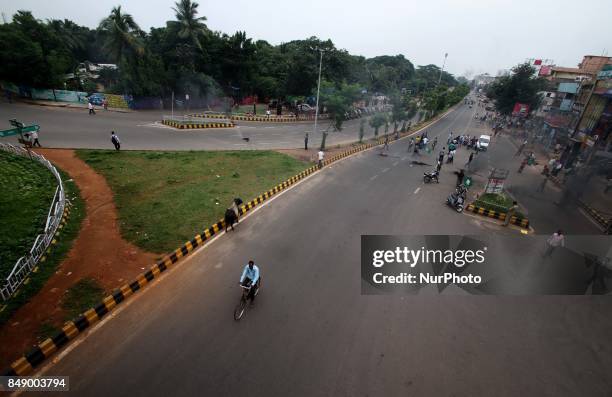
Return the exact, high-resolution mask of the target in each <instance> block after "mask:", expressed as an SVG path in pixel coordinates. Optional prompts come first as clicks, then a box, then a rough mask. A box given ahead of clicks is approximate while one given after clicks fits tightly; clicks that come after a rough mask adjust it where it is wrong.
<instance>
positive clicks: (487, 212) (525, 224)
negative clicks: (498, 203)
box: [467, 203, 529, 229]
mask: <svg viewBox="0 0 612 397" xmlns="http://www.w3.org/2000/svg"><path fill="white" fill-rule="evenodd" d="M467 210H468V211H470V212H473V213H475V214H477V215H482V216H486V217H487V218H493V219H499V220H500V221H505V220H506V213H505V212H499V211H495V210H492V209H487V208H484V207H479V206H477V205H475V204H474V203H472V204H469V205H468V207H467ZM510 223H511V224H513V225H516V226H519V227H522V228H524V229H529V219H527V218H524V217H522V216H512V218H510Z"/></svg>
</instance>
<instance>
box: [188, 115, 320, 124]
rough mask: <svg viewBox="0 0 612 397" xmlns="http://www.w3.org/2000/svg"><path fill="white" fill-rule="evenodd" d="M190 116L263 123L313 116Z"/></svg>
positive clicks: (295, 120) (307, 119)
mask: <svg viewBox="0 0 612 397" xmlns="http://www.w3.org/2000/svg"><path fill="white" fill-rule="evenodd" d="M190 116H191V117H202V118H212V119H231V120H240V121H260V122H265V123H293V122H298V121H309V120H314V117H306V118H302V117H298V118H295V117H292V116H246V115H245V116H241V115H231V116H229V117H228V116H227V115H226V114H222V113H219V114H215V113H203V114H199V113H198V114H192V115H190ZM319 118H320V119H323V118H326V116H319Z"/></svg>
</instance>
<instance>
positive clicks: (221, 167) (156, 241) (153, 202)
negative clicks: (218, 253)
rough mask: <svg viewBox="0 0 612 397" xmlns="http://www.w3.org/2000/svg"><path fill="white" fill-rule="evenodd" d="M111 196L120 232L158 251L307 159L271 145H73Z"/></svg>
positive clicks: (294, 170)
mask: <svg viewBox="0 0 612 397" xmlns="http://www.w3.org/2000/svg"><path fill="white" fill-rule="evenodd" d="M77 154H78V156H79V157H80V158H81V159H83V160H84V161H85V162H86V163H87V164H89V165H90V166H91V167H93V168H94V169H95V170H96V171H97V172H99V173H101V174H102V175H104V177H105V178H106V180H107V182H108V184H109V185H110V187H111V189H112V190H113V193H114V196H115V203H116V205H117V208H118V210H119V218H120V226H121V233H122V236H123V238H125V239H126V240H128V241H131V242H133V243H134V244H136V245H137V246H139V247H141V248H143V249H145V250H147V251H150V252H155V253H159V254H163V253H167V252H169V251H172V250H174V249H176V247H178V246H179V245H181V244H183V243H184V242H185V241H187V240H190V239H191V238H193V236H194V235H195V234H196V233H199V232H201V231H202V229H203V228H205V227H208V226H210V225H211V224H212V223H214V222H216V221H218V220H219V219H220V218H222V217H223V214H224V212H225V209H226V208H227V207H229V205H230V204H231V201H232V199H233V198H234V197H240V198H242V199H243V200H244V201H245V202H246V201H247V200H250V199H252V198H254V197H256V196H258V195H259V194H261V193H263V192H264V191H266V190H268V189H270V188H272V187H274V186H275V185H277V184H278V183H280V182H282V181H285V180H286V179H288V178H289V177H291V176H293V175H295V174H297V173H299V172H301V171H302V170H304V169H306V168H307V167H308V166H309V164H308V163H304V162H301V161H298V160H295V159H293V158H291V157H289V156H287V155H284V154H281V153H277V152H273V151H214V152H204V151H190V152H155V151H120V152H116V151H104V150H78V151H77Z"/></svg>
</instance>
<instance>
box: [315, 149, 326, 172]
mask: <svg viewBox="0 0 612 397" xmlns="http://www.w3.org/2000/svg"><path fill="white" fill-rule="evenodd" d="M318 156H319V162H318V164H317V165H318V166H319V169H321V168H323V159H324V158H325V153H324V152H323V150H319V153H318Z"/></svg>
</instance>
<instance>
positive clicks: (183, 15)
mask: <svg viewBox="0 0 612 397" xmlns="http://www.w3.org/2000/svg"><path fill="white" fill-rule="evenodd" d="M174 4H175V5H176V7H173V8H172V9H173V10H174V12H175V13H176V19H177V21H178V24H179V29H180V30H179V31H178V36H179V37H180V38H181V39H188V40H189V41H190V42H191V43H192V44H193V45H195V46H196V47H197V48H198V49H199V50H202V44H201V42H200V37H201V36H202V35H204V34H206V33H207V32H208V27H207V26H206V24H205V23H204V22H203V21H206V17H204V16H202V17H198V16H197V15H198V7H199V4H198V3H196V2H195V1H193V2H192V1H191V0H180V1H177V2H176V3H174Z"/></svg>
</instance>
